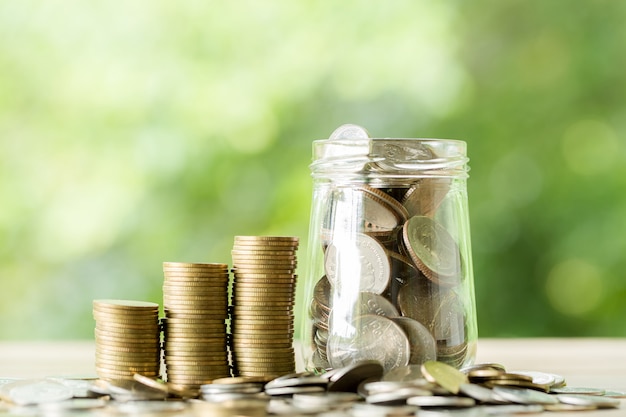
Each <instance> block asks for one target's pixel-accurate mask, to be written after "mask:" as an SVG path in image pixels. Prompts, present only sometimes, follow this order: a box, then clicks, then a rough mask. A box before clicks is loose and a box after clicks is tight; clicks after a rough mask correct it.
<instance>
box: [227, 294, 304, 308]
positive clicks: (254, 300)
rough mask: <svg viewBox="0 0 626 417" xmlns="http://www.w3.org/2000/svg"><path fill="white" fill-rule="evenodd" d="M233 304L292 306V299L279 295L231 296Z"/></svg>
mask: <svg viewBox="0 0 626 417" xmlns="http://www.w3.org/2000/svg"><path fill="white" fill-rule="evenodd" d="M233 302H234V304H236V305H238V306H253V305H261V306H262V305H266V306H270V307H275V306H283V307H286V306H293V305H294V301H293V300H285V299H282V298H280V297H271V298H270V297H236V296H235V297H233Z"/></svg>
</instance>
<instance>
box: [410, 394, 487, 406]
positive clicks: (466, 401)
mask: <svg viewBox="0 0 626 417" xmlns="http://www.w3.org/2000/svg"><path fill="white" fill-rule="evenodd" d="M406 403H407V404H409V405H417V406H418V407H473V406H474V405H476V401H475V400H474V399H473V398H467V397H455V396H448V397H442V396H434V395H431V396H418V397H411V398H408V399H407V400H406Z"/></svg>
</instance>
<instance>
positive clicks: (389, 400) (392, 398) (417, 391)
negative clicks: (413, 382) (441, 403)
mask: <svg viewBox="0 0 626 417" xmlns="http://www.w3.org/2000/svg"><path fill="white" fill-rule="evenodd" d="M432 394H433V393H432V392H431V391H428V390H425V389H421V388H415V387H407V388H400V389H397V390H394V391H388V392H379V393H376V394H371V395H368V396H367V398H365V401H366V402H367V403H369V404H383V405H402V404H406V400H407V399H409V398H411V397H430V396H432Z"/></svg>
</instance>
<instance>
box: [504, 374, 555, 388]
mask: <svg viewBox="0 0 626 417" xmlns="http://www.w3.org/2000/svg"><path fill="white" fill-rule="evenodd" d="M509 372H510V373H513V374H518V375H526V376H529V377H531V378H532V379H533V381H532V382H533V384H537V385H547V386H549V387H551V386H552V385H554V384H555V383H556V375H554V374H550V373H547V372H539V371H509Z"/></svg>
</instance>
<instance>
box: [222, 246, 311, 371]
mask: <svg viewBox="0 0 626 417" xmlns="http://www.w3.org/2000/svg"><path fill="white" fill-rule="evenodd" d="M298 244H299V240H298V238H297V237H287V236H286V237H281V236H235V243H234V246H233V250H232V252H231V253H232V259H233V273H234V280H233V290H232V307H231V312H232V316H231V349H232V354H233V370H234V372H235V373H236V374H238V375H239V376H264V377H275V376H279V375H284V374H289V373H293V372H295V354H294V349H293V332H294V315H293V305H294V299H295V289H296V278H297V275H296V273H295V271H296V266H297V256H296V251H297V249H298Z"/></svg>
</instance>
